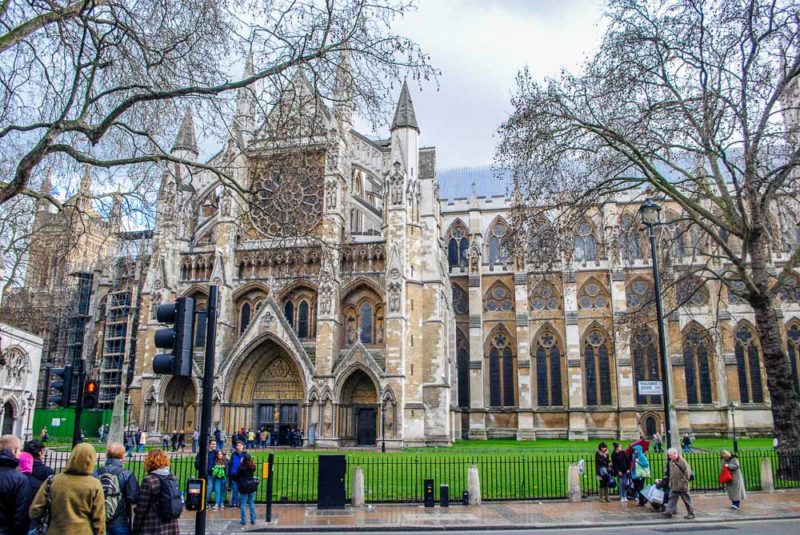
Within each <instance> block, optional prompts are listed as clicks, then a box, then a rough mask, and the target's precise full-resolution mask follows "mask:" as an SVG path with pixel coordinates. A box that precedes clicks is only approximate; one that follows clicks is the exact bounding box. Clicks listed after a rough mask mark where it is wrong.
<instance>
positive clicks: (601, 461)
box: [594, 450, 611, 477]
mask: <svg viewBox="0 0 800 535" xmlns="http://www.w3.org/2000/svg"><path fill="white" fill-rule="evenodd" d="M610 465H611V462H610V461H609V458H608V455H603V454H602V453H600V450H597V451H596V452H594V475H596V476H597V477H600V475H601V470H602V469H603V468H610ZM609 475H610V474H609Z"/></svg>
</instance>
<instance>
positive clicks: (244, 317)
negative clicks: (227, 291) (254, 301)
mask: <svg viewBox="0 0 800 535" xmlns="http://www.w3.org/2000/svg"><path fill="white" fill-rule="evenodd" d="M248 325H250V303H245V304H244V305H242V311H241V313H240V314H239V334H242V333H243V332H244V331H245V329H247V326H248Z"/></svg>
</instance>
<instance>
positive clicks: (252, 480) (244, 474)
mask: <svg viewBox="0 0 800 535" xmlns="http://www.w3.org/2000/svg"><path fill="white" fill-rule="evenodd" d="M255 472H256V463H255V462H254V461H253V458H252V457H250V454H248V453H245V454H244V458H243V459H242V462H241V464H240V465H239V470H238V472H237V473H236V485H237V486H238V488H239V511H240V512H241V522H240V524H241V525H243V526H244V525H245V524H247V522H246V520H247V511H246V508H247V506H248V505H249V506H250V524H255V523H256V503H255V499H256V490H257V489H258V483H259V480H258V478H256V477H255Z"/></svg>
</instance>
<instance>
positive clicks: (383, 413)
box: [381, 399, 386, 453]
mask: <svg viewBox="0 0 800 535" xmlns="http://www.w3.org/2000/svg"><path fill="white" fill-rule="evenodd" d="M381 453H386V400H385V399H384V400H383V403H381Z"/></svg>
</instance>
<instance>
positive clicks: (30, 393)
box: [28, 392, 34, 440]
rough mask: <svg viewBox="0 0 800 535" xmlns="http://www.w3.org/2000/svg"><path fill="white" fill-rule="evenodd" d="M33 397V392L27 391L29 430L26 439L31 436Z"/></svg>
mask: <svg viewBox="0 0 800 535" xmlns="http://www.w3.org/2000/svg"><path fill="white" fill-rule="evenodd" d="M33 399H34V398H33V392H28V429H30V430H31V436H30V437H28V440H30V439H32V438H33Z"/></svg>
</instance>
